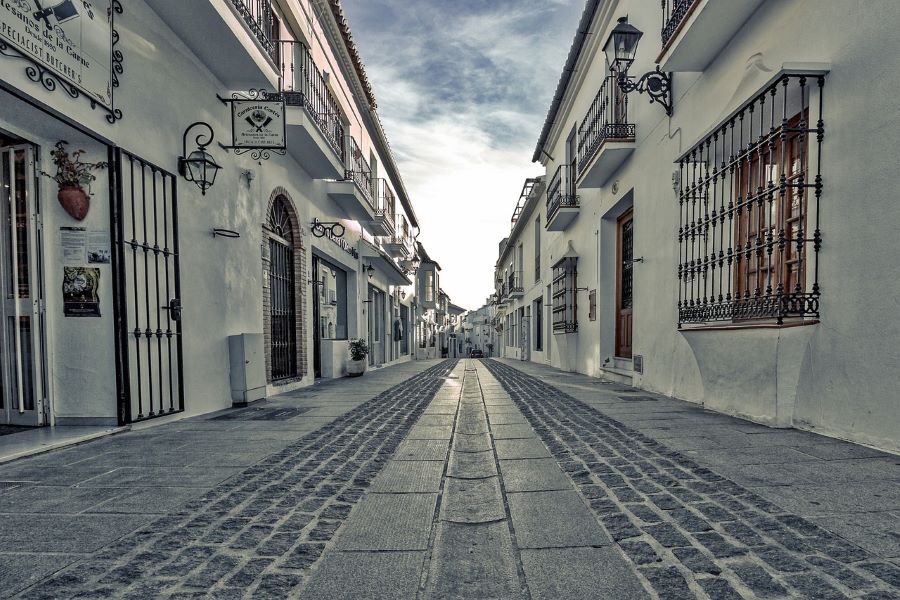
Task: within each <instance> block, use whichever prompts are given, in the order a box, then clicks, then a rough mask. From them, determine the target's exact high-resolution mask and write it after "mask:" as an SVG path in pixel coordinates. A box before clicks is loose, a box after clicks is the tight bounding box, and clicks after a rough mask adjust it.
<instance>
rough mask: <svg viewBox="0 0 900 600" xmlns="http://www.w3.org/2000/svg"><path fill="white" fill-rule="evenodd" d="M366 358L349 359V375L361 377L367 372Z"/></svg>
mask: <svg viewBox="0 0 900 600" xmlns="http://www.w3.org/2000/svg"><path fill="white" fill-rule="evenodd" d="M367 364H368V363H367V362H366V359H365V358H364V359H362V360H349V361H347V375H348V376H350V377H359V376H360V375H362V374H363V373H365V372H366V365H367Z"/></svg>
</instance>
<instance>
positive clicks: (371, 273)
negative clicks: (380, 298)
mask: <svg viewBox="0 0 900 600" xmlns="http://www.w3.org/2000/svg"><path fill="white" fill-rule="evenodd" d="M365 272H366V275H368V276H369V279H372V277H374V276H375V267H373V266H372V265H368V266H366V268H365Z"/></svg>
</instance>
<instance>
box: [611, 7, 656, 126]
mask: <svg viewBox="0 0 900 600" xmlns="http://www.w3.org/2000/svg"><path fill="white" fill-rule="evenodd" d="M643 35H644V33H643V32H642V31H641V30H640V29H638V28H637V27H635V26H634V25H632V24H630V23H629V22H628V17H619V22H618V24H616V26H615V28H613V30H612V32H611V33H610V34H609V38H608V39H607V40H606V44H605V45H604V46H603V52H604V53H605V54H606V62H607V64H608V65H609V70H610V71H612V72H614V73H615V74H616V79H617V81H618V84H619V89H621V90H622V92H624V93H626V94H630V93H631V92H634V91H637V92H638V93H639V94H643V93H644V92H646V93H647V95H648V96H649V97H650V103H651V104H652V103H653V102H659V103H660V104H662V106H663V108H664V109H665V111H666V114H667V115H669V116H670V117H671V116H672V100H671V97H670V95H669V91H670V90H671V88H672V76H671V75H669V74H668V73H663V72H662V71H661V70H660V68H659V65H656V70H655V71H650V72H649V73H644V74H643V75H642V76H641V77H640V78H639V79H638V80H637V81H635V80H634V77H631V76H629V75H628V69H630V68H631V65H632V63H634V57H635V55H636V54H637V47H638V42H639V41H641V36H643Z"/></svg>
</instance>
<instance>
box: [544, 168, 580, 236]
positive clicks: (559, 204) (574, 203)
mask: <svg viewBox="0 0 900 600" xmlns="http://www.w3.org/2000/svg"><path fill="white" fill-rule="evenodd" d="M563 207H568V208H577V207H578V196H577V195H576V194H575V174H574V173H572V169H571V167H570V166H569V165H559V167H557V169H556V172H555V173H554V174H553V177H552V178H551V179H550V185H548V186H547V221H548V222H550V221H552V220H553V217H554V215H555V214H556V211H558V210H559V209H560V208H563Z"/></svg>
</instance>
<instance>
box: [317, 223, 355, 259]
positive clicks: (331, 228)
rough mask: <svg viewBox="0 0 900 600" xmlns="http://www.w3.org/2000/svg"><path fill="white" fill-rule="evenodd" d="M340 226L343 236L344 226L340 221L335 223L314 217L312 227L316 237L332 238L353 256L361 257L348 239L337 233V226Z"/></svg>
mask: <svg viewBox="0 0 900 600" xmlns="http://www.w3.org/2000/svg"><path fill="white" fill-rule="evenodd" d="M336 227H338V228H340V232H341V236H343V235H344V226H343V225H341V224H340V223H334V222H330V221H320V220H319V219H313V222H312V225H311V229H312V231H313V235H315V236H316V237H318V238H320V237H324V238H327V239H329V240H331V241H332V242H333V243H334V244H336V245H337V246H338V247H339V248H340V249H341V250H343V251H344V252H346V253H347V254H349V255H350V256H352V257H353V258H359V251H357V249H356V248H355V247H354V246H353V245H352V244H351V243H350V242H348V241H347V240H345V239H344V238H343V237H340V236H338V235H337V234H336V232H335V228H336Z"/></svg>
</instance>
